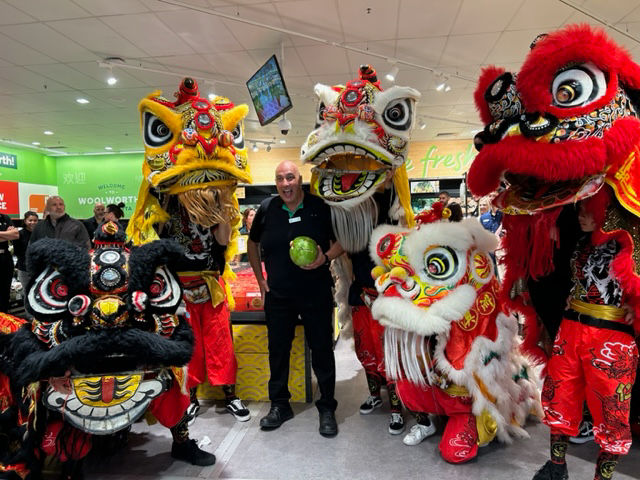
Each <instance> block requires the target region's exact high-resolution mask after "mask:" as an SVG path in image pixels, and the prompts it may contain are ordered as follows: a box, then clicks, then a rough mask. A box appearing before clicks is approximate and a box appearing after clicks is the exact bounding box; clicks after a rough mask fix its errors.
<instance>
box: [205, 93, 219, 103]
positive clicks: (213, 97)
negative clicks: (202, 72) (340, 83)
mask: <svg viewBox="0 0 640 480" xmlns="http://www.w3.org/2000/svg"><path fill="white" fill-rule="evenodd" d="M207 96H208V97H209V101H211V102H213V101H214V100H215V98H216V97H217V95H216V94H215V93H210V94H209V95H207Z"/></svg>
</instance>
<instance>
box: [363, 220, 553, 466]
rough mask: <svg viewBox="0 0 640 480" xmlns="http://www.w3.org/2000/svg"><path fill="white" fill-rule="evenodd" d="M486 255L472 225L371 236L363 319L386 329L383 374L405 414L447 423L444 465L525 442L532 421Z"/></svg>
mask: <svg viewBox="0 0 640 480" xmlns="http://www.w3.org/2000/svg"><path fill="white" fill-rule="evenodd" d="M495 246H496V237H495V235H493V234H491V233H489V232H487V231H486V230H484V229H483V228H482V226H481V225H480V223H479V222H478V221H477V220H475V219H466V220H464V221H462V222H460V223H449V222H442V221H436V222H434V223H429V224H424V225H421V226H420V227H418V228H417V229H413V230H409V231H407V229H405V228H402V227H393V226H380V227H378V228H377V229H375V230H374V231H373V234H372V236H371V243H370V247H369V248H370V252H371V257H372V258H375V259H376V263H377V264H378V266H377V267H375V268H374V269H373V271H372V275H373V277H374V278H375V285H376V289H377V290H378V294H379V295H378V297H377V298H376V299H375V301H374V302H373V305H372V307H371V313H372V314H373V317H374V318H375V319H376V320H377V321H379V322H380V323H381V324H382V325H383V326H384V327H385V337H384V348H385V363H386V369H387V374H388V375H389V378H391V379H393V380H396V382H397V383H396V385H397V390H398V395H399V396H400V398H401V399H402V402H403V403H404V404H405V405H406V406H407V407H408V408H409V409H411V410H414V411H416V412H423V413H429V414H437V415H446V416H447V417H448V420H447V426H446V428H445V431H444V434H443V436H442V440H441V442H440V453H441V454H442V457H443V458H444V459H445V460H447V461H448V462H452V463H462V462H467V461H469V460H472V459H473V458H475V457H476V455H477V454H478V446H479V445H481V444H486V443H488V442H490V441H491V440H493V438H494V437H496V436H497V437H498V439H500V440H502V441H505V442H509V441H511V439H512V438H513V437H527V436H528V435H527V433H526V432H525V431H524V430H523V429H522V428H521V427H522V426H523V425H524V422H525V420H526V418H527V415H528V414H529V413H530V412H535V411H537V412H538V413H539V414H540V415H541V412H539V410H540V409H539V406H538V392H537V388H536V385H535V383H534V382H533V381H532V380H531V378H532V372H531V370H530V368H529V365H528V362H527V360H526V358H525V357H523V356H522V355H521V354H520V353H519V350H518V347H519V344H518V342H517V341H516V336H517V330H518V326H517V322H516V319H515V318H514V317H513V316H508V315H505V314H504V313H502V312H501V308H500V305H499V304H498V301H497V300H498V298H497V292H498V281H497V279H496V277H495V274H494V270H493V262H492V261H491V258H490V257H489V252H490V251H493V249H494V248H495Z"/></svg>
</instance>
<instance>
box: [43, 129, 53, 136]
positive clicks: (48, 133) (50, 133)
mask: <svg viewBox="0 0 640 480" xmlns="http://www.w3.org/2000/svg"><path fill="white" fill-rule="evenodd" d="M42 133H44V134H45V135H53V132H52V131H51V130H45V131H44V132H42Z"/></svg>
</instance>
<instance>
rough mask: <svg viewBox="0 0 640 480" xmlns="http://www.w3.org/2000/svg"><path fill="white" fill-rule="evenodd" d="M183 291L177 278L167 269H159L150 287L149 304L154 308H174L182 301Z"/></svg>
mask: <svg viewBox="0 0 640 480" xmlns="http://www.w3.org/2000/svg"><path fill="white" fill-rule="evenodd" d="M181 295H182V291H181V290H180V285H179V284H178V281H177V280H176V279H175V277H174V276H173V275H172V274H171V272H170V271H169V270H168V269H167V268H166V267H164V266H163V267H158V268H157V269H156V274H155V276H154V278H153V281H152V282H151V285H150V286H149V303H150V304H151V306H153V307H158V308H172V307H175V306H176V305H178V303H180V300H181Z"/></svg>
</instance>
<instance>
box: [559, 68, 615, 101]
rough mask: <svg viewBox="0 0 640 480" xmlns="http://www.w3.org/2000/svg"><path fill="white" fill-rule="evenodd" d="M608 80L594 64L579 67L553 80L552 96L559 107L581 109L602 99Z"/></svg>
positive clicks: (562, 73)
mask: <svg viewBox="0 0 640 480" xmlns="http://www.w3.org/2000/svg"><path fill="white" fill-rule="evenodd" d="M606 91H607V80H606V78H605V74H604V72H603V71H602V70H600V69H599V68H598V67H596V66H595V65H594V64H593V63H585V64H582V65H578V66H575V67H572V68H569V69H567V70H563V71H562V72H560V73H558V74H557V75H556V77H555V78H554V79H553V84H552V86H551V94H552V95H553V105H555V106H557V107H565V108H568V107H581V106H583V105H586V104H588V103H591V102H593V101H594V100H597V99H598V98H600V97H602V96H603V95H604V94H605V93H606Z"/></svg>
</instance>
